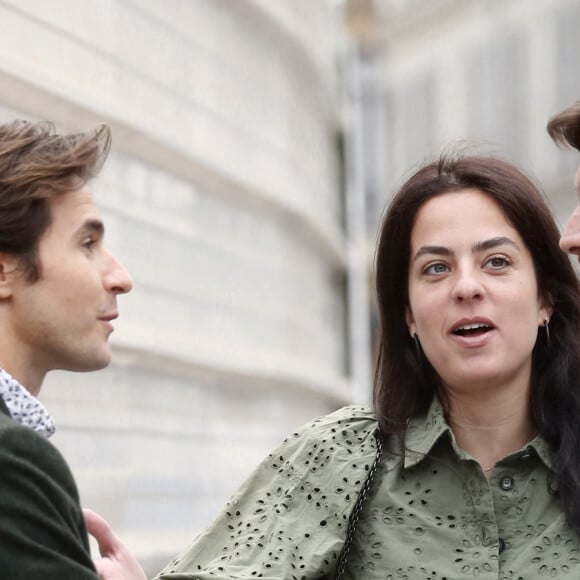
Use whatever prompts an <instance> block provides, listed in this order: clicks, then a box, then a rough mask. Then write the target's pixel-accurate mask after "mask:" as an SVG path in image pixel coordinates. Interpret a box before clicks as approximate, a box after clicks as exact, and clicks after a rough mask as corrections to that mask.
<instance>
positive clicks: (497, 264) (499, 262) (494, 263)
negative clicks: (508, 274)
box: [487, 256, 510, 269]
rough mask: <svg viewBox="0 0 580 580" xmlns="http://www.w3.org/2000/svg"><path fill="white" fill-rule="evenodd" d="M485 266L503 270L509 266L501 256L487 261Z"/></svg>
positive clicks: (506, 260) (507, 261)
mask: <svg viewBox="0 0 580 580" xmlns="http://www.w3.org/2000/svg"><path fill="white" fill-rule="evenodd" d="M487 264H488V266H489V267H490V268H494V269H499V268H505V266H509V264H510V262H509V260H508V259H507V258H504V257H503V256H494V257H493V258H490V259H489V260H488V261H487Z"/></svg>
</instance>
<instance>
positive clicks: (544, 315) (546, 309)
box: [540, 292, 554, 326]
mask: <svg viewBox="0 0 580 580" xmlns="http://www.w3.org/2000/svg"><path fill="white" fill-rule="evenodd" d="M540 298H541V301H542V302H541V308H540V326H543V325H544V322H545V321H546V320H548V321H549V320H550V318H552V314H554V300H553V298H552V295H551V294H550V293H549V292H547V293H546V296H544V297H543V298H542V297H540Z"/></svg>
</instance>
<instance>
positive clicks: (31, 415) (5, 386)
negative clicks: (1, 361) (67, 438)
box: [0, 368, 56, 437]
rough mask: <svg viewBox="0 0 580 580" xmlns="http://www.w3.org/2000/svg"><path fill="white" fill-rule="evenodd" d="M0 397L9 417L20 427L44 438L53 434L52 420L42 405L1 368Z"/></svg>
mask: <svg viewBox="0 0 580 580" xmlns="http://www.w3.org/2000/svg"><path fill="white" fill-rule="evenodd" d="M0 397H2V399H3V400H4V403H5V404H6V407H8V411H9V413H10V416H11V417H12V418H13V419H14V420H15V421H18V423H20V424H21V425H25V426H26V427H30V428H31V429H33V430H34V431H36V432H37V433H39V434H40V435H43V436H44V437H50V436H51V435H52V434H53V433H54V432H55V430H56V427H55V425H54V420H53V418H52V417H51V416H50V415H49V413H48V411H47V410H46V408H45V407H44V405H43V404H42V403H41V402H40V401H39V400H38V399H37V398H36V397H34V396H33V395H31V394H30V393H29V392H28V391H27V390H26V389H25V388H24V387H23V386H22V385H21V384H20V383H19V382H18V381H17V380H16V379H15V378H14V377H13V376H11V375H10V374H9V373H7V372H6V371H5V370H4V369H2V368H0Z"/></svg>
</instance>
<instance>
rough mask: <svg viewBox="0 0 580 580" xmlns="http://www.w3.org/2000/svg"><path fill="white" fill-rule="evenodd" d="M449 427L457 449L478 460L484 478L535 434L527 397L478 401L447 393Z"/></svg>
mask: <svg viewBox="0 0 580 580" xmlns="http://www.w3.org/2000/svg"><path fill="white" fill-rule="evenodd" d="M446 399H447V403H448V414H447V415H448V416H447V419H448V421H449V425H450V427H451V429H452V430H453V433H454V435H455V440H456V441H457V444H458V445H459V447H461V449H463V450H465V451H467V452H468V453H469V454H470V455H471V456H473V457H474V458H475V459H477V461H479V463H480V465H481V467H482V469H483V470H484V473H485V475H486V476H487V477H488V478H489V477H491V472H492V469H491V468H493V466H494V465H495V464H496V463H497V462H498V461H499V460H500V459H503V458H504V457H505V456H506V455H509V454H510V453H514V452H515V451H517V450H518V449H521V448H522V447H523V446H524V445H525V444H526V443H527V442H528V441H529V440H530V439H532V438H533V437H534V436H535V434H536V431H537V430H536V426H535V424H534V421H533V420H532V414H531V410H530V404H529V399H528V394H527V393H525V394H522V395H513V393H512V395H511V396H510V395H506V396H504V397H493V398H491V397H490V398H486V397H482V398H481V399H478V398H474V397H472V396H469V395H468V394H461V395H456V394H455V395H454V394H450V393H447V394H446Z"/></svg>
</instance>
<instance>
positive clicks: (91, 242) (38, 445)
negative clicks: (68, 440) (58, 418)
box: [0, 121, 132, 580]
mask: <svg viewBox="0 0 580 580" xmlns="http://www.w3.org/2000/svg"><path fill="white" fill-rule="evenodd" d="M110 143H111V136H110V130H109V128H108V127H107V126H105V125H101V126H99V127H97V128H96V129H95V130H93V131H89V132H86V133H77V134H58V133H57V132H56V131H55V129H54V127H53V125H52V124H50V123H47V122H40V123H32V122H28V121H13V122H10V123H6V124H4V125H0V577H1V578H2V579H3V580H17V579H18V580H20V579H22V580H24V579H26V580H35V579H39V580H40V579H41V578H42V580H68V579H71V580H72V579H81V580H85V579H86V580H89V579H90V580H97V578H98V574H97V572H96V569H95V567H94V565H93V563H92V561H91V557H90V552H89V546H88V539H87V532H86V528H85V523H84V519H83V514H82V511H81V508H80V504H79V496H78V492H77V488H76V485H75V482H74V480H73V477H72V474H71V472H70V469H69V467H68V466H67V464H66V462H65V460H64V459H63V457H62V456H61V454H60V453H59V452H58V451H57V449H56V448H55V447H54V446H53V445H52V444H51V443H50V442H49V441H48V440H47V438H48V437H50V435H52V433H53V432H54V429H55V427H54V423H53V420H52V418H51V417H50V415H49V414H48V412H47V410H46V409H45V408H44V406H43V405H42V404H41V403H40V402H39V401H38V399H37V398H36V397H37V395H38V393H39V391H40V388H41V386H42V382H43V380H44V377H45V375H46V373H48V372H49V371H51V370H54V369H64V370H70V371H93V370H97V369H101V368H103V367H105V366H107V365H108V364H109V361H110V359H111V349H110V346H109V343H108V339H109V335H110V334H111V332H112V331H113V320H114V319H115V318H117V316H118V310H117V295H119V294H124V293H126V292H129V291H130V290H131V286H132V282H131V277H130V276H129V274H128V273H127V271H126V270H125V269H124V268H123V266H121V264H120V263H119V262H118V261H117V260H116V259H115V258H114V257H113V256H112V255H111V254H110V253H109V252H108V250H107V249H106V247H105V245H104V225H103V222H102V220H101V218H100V216H99V213H98V211H97V208H96V207H95V204H94V201H93V198H92V194H91V190H90V189H89V186H88V185H87V184H88V182H89V181H90V179H91V178H93V177H95V176H96V175H97V174H98V173H99V170H100V168H101V166H102V164H103V163H104V161H105V159H106V157H107V154H108V151H109V148H110Z"/></svg>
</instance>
